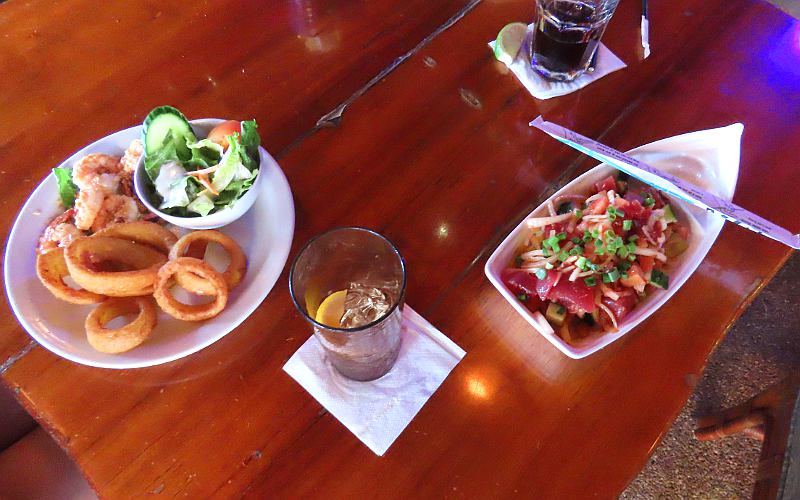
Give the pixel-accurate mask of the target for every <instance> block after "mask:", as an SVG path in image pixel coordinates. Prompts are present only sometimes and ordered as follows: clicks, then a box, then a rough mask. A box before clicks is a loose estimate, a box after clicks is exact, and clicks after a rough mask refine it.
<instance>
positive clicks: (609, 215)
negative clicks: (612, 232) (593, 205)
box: [608, 214, 617, 222]
mask: <svg viewBox="0 0 800 500" xmlns="http://www.w3.org/2000/svg"><path fill="white" fill-rule="evenodd" d="M608 220H610V221H611V222H614V221H615V220H617V216H616V215H614V214H608Z"/></svg>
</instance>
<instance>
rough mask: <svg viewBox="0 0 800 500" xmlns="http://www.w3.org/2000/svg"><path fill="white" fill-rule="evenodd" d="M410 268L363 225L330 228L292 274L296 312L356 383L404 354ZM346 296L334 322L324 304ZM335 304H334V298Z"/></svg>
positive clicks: (334, 362) (311, 243) (308, 249)
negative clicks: (403, 336) (402, 341)
mask: <svg viewBox="0 0 800 500" xmlns="http://www.w3.org/2000/svg"><path fill="white" fill-rule="evenodd" d="M405 288H406V267H405V263H404V262H403V258H402V257H401V256H400V252H399V251H398V250H397V248H396V247H395V246H394V244H392V242H390V241H389V240H388V239H386V238H385V237H384V236H382V235H380V234H378V233H376V232H375V231H371V230H369V229H365V228H361V227H343V228H337V229H332V230H330V231H328V232H326V233H323V234H321V235H319V236H316V237H315V238H313V239H312V240H311V241H309V242H308V243H306V245H305V246H304V247H303V249H302V250H300V253H299V254H298V255H297V258H295V260H294V263H293V264H292V268H291V271H290V273H289V292H290V293H291V295H292V300H293V301H294V305H295V306H296V307H297V310H298V311H300V313H301V314H302V315H303V316H304V317H305V319H306V321H308V322H309V323H310V324H311V326H312V327H313V329H314V335H315V336H316V337H317V340H319V343H320V344H321V345H322V348H323V350H324V351H325V355H326V357H327V358H328V360H329V361H330V363H331V364H332V365H333V367H334V368H336V370H337V371H339V373H341V374H342V375H344V376H345V377H347V378H350V379H353V380H362V381H366V380H374V379H376V378H379V377H381V376H383V375H385V374H386V373H387V372H388V371H389V370H390V369H391V368H392V366H393V365H394V363H395V361H396V360H397V356H398V354H399V353H400V344H401V338H402V335H401V330H402V317H403V312H402V308H403V303H404V297H405ZM337 294H340V297H342V298H343V300H344V302H343V303H341V304H340V306H339V307H341V310H340V311H338V312H337V313H336V314H335V315H334V316H335V318H336V321H335V323H334V324H331V323H330V321H329V320H330V318H328V321H326V320H325V319H323V318H322V317H321V316H324V317H328V315H327V314H323V313H322V310H323V309H326V310H331V309H335V308H330V309H329V308H326V307H325V306H324V303H325V302H326V300H328V299H333V297H334V296H335V295H337ZM334 302H335V300H334Z"/></svg>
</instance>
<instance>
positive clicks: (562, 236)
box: [556, 232, 567, 241]
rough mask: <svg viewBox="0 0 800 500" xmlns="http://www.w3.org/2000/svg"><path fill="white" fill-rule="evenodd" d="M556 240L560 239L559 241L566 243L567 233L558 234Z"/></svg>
mask: <svg viewBox="0 0 800 500" xmlns="http://www.w3.org/2000/svg"><path fill="white" fill-rule="evenodd" d="M556 238H558V241H564V240H566V239H567V233H564V232H561V233H558V234H557V235H556Z"/></svg>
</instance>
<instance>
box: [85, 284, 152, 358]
mask: <svg viewBox="0 0 800 500" xmlns="http://www.w3.org/2000/svg"><path fill="white" fill-rule="evenodd" d="M133 313H138V315H137V316H136V318H135V319H134V320H133V321H131V322H130V323H128V324H127V325H125V326H122V327H120V328H106V327H105V325H106V323H108V322H109V321H111V320H112V319H114V318H116V317H119V316H122V315H125V314H133ZM157 322H158V320H157V319H156V306H155V304H154V303H153V299H152V298H151V297H125V298H110V299H108V300H106V301H105V302H103V303H102V304H100V305H99V306H97V308H95V309H94V310H93V311H92V312H90V313H89V316H87V317H86V323H85V326H86V340H88V341H89V345H91V346H92V347H94V348H95V349H96V350H98V351H100V352H105V353H108V354H117V353H120V352H125V351H129V350H131V349H133V348H134V347H136V346H138V345H139V344H141V343H142V342H144V341H145V340H147V337H149V336H150V332H152V331H153V328H155V326H156V323H157Z"/></svg>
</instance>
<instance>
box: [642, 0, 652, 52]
mask: <svg viewBox="0 0 800 500" xmlns="http://www.w3.org/2000/svg"><path fill="white" fill-rule="evenodd" d="M641 35H642V48H643V49H644V58H645V59H647V58H648V57H650V18H649V17H648V16H647V0H642V25H641Z"/></svg>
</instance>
